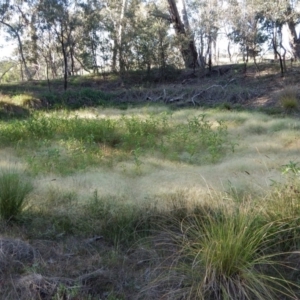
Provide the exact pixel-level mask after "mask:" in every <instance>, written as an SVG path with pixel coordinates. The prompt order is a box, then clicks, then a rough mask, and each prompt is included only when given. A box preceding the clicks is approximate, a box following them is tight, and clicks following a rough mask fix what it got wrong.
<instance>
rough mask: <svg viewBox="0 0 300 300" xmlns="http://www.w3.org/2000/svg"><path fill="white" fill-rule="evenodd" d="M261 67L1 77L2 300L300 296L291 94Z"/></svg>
mask: <svg viewBox="0 0 300 300" xmlns="http://www.w3.org/2000/svg"><path fill="white" fill-rule="evenodd" d="M272 72H273V71H272V70H269V69H266V70H264V71H261V73H260V74H259V75H257V74H256V73H253V76H248V77H249V78H247V81H245V77H244V74H243V73H240V72H239V70H235V71H234V70H233V71H232V72H231V73H232V74H229V75H228V78H227V77H226V78H225V77H221V76H220V77H217V78H207V79H201V82H200V81H198V79H197V80H196V82H195V83H189V84H187V85H186V84H183V83H182V84H181V83H180V84H178V83H176V82H175V84H174V83H173V82H171V83H166V84H158V85H155V86H151V83H145V84H144V86H137V85H135V82H136V79H132V78H131V79H130V78H129V79H128V80H129V81H128V82H125V81H124V82H123V83H124V84H125V86H123V84H122V85H121V86H120V83H119V81H118V80H119V79H117V78H100V77H97V76H94V77H93V76H90V77H89V76H87V77H71V78H70V79H69V80H70V85H69V86H70V89H69V90H68V91H66V92H63V91H62V90H61V83H60V82H59V81H55V80H53V81H51V82H48V83H47V82H43V81H40V82H35V81H34V82H28V83H27V82H24V83H16V84H13V83H12V84H6V85H1V87H0V154H1V155H0V230H1V238H0V248H1V251H0V268H1V273H0V283H1V284H0V298H1V299H24V300H27V299H55V300H60V299H73V300H77V299H89V300H94V299H109V300H117V299H119V300H121V299H122V300H123V299H172V300H173V299H178V300H179V299H203V300H210V299H211V300H225V299H231V300H237V299H239V300H240V299H242V300H243V299H247V300H248V299H251V300H252V299H253V300H254V299H255V300H257V299H261V300H266V299H270V300H273V299H278V300H281V299H298V298H300V286H299V285H300V282H299V255H300V252H299V245H300V243H299V242H300V239H299V233H300V231H299V226H300V218H299V215H300V182H299V179H300V178H299V176H300V160H299V150H300V131H299V129H300V120H299V109H300V102H299V91H298V89H297V85H296V84H295V82H296V81H297V78H296V77H295V76H294V74H293V73H291V74H290V75H289V74H287V77H286V78H284V79H282V78H279V77H278V78H277V77H276V75H274V74H273V73H274V72H273V73H272ZM133 75H134V74H133ZM233 75H234V78H232V76H233ZM275 81H276V88H274V82H275ZM200 83H201V84H200ZM287 83H289V84H287Z"/></svg>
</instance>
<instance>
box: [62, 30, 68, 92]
mask: <svg viewBox="0 0 300 300" xmlns="http://www.w3.org/2000/svg"><path fill="white" fill-rule="evenodd" d="M60 44H61V49H62V53H63V60H64V90H65V91H66V90H67V88H68V58H67V52H66V45H65V42H64V34H63V28H61V34H60Z"/></svg>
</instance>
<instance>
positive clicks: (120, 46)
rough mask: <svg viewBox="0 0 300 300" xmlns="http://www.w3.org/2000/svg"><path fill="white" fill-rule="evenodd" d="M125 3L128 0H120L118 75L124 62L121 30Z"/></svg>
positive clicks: (121, 71) (123, 69) (122, 71)
mask: <svg viewBox="0 0 300 300" xmlns="http://www.w3.org/2000/svg"><path fill="white" fill-rule="evenodd" d="M127 4H128V0H123V1H122V9H121V14H120V24H119V30H118V43H117V45H118V50H119V68H120V75H121V77H122V75H123V73H124V71H125V63H124V53H123V33H124V32H123V31H124V28H123V27H124V26H123V22H124V15H125V12H126V10H127Z"/></svg>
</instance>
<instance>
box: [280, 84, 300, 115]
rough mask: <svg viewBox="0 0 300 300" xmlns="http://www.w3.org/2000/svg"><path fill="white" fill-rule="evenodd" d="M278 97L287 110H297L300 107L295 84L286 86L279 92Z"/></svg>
mask: <svg viewBox="0 0 300 300" xmlns="http://www.w3.org/2000/svg"><path fill="white" fill-rule="evenodd" d="M278 99H279V103H280V105H281V106H282V107H283V108H284V110H286V111H287V112H291V111H293V110H297V109H298V108H299V99H298V92H297V88H296V87H295V86H288V87H285V88H284V89H283V90H282V91H281V92H280V93H279V94H278Z"/></svg>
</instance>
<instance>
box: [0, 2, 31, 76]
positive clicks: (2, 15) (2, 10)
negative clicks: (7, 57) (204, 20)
mask: <svg viewBox="0 0 300 300" xmlns="http://www.w3.org/2000/svg"><path fill="white" fill-rule="evenodd" d="M22 14H23V13H22V10H20V4H19V3H18V2H15V1H10V0H6V1H4V2H1V4H0V25H2V26H4V27H5V28H6V30H7V32H8V33H9V35H10V36H11V37H12V38H16V39H17V41H18V52H19V54H20V58H21V62H22V65H23V67H24V70H25V75H26V78H27V79H28V80H30V79H31V78H32V74H31V72H30V71H29V69H28V66H27V62H26V59H25V55H24V50H23V48H24V47H23V41H22V38H21V36H22V33H23V31H24V28H26V26H27V24H26V22H24V21H26V20H24V18H23V17H22ZM21 70H22V69H21ZM22 77H23V72H22Z"/></svg>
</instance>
